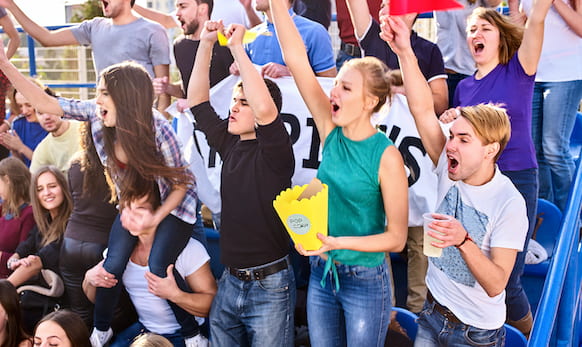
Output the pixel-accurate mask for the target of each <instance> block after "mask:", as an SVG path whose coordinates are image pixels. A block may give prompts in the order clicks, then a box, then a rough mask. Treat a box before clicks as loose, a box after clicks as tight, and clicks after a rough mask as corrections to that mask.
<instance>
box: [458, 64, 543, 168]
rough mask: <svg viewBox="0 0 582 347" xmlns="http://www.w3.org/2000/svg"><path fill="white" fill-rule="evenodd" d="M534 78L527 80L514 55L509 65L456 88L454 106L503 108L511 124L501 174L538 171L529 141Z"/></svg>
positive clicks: (472, 78)
mask: <svg viewBox="0 0 582 347" xmlns="http://www.w3.org/2000/svg"><path fill="white" fill-rule="evenodd" d="M534 79H535V74H533V75H531V76H528V75H527V74H526V73H525V71H524V70H523V67H522V66H521V63H520V62H519V59H518V58H517V53H515V54H514V55H513V57H512V58H511V60H510V61H509V63H507V64H499V65H497V66H496V67H495V69H493V70H492V71H491V72H489V73H488V74H487V76H485V77H483V78H482V79H480V80H478V79H476V78H475V75H473V76H470V77H467V78H465V79H464V80H462V81H461V82H460V83H459V85H458V86H457V90H456V92H455V98H454V100H453V106H455V107H456V106H474V105H477V104H480V103H489V102H490V103H495V104H502V106H503V107H504V108H505V109H506V110H507V115H508V116H509V120H510V121H511V138H510V139H509V143H508V144H507V147H505V150H504V151H503V153H502V154H501V157H500V158H499V161H498V165H499V168H500V169H501V170H502V171H517V170H525V169H532V168H537V167H538V164H537V161H536V154H535V149H534V145H533V141H532V138H531V103H532V96H533V86H534Z"/></svg>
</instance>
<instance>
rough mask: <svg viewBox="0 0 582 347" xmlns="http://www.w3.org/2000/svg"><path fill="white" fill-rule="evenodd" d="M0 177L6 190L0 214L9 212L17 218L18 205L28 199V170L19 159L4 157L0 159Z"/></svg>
mask: <svg viewBox="0 0 582 347" xmlns="http://www.w3.org/2000/svg"><path fill="white" fill-rule="evenodd" d="M0 179H2V180H3V181H4V183H5V184H4V186H5V187H6V188H5V189H6V190H7V192H6V194H5V195H6V196H5V199H4V201H3V202H2V216H5V215H6V214H8V213H9V214H11V215H12V216H14V217H15V218H18V217H19V216H20V205H21V204H23V203H28V202H29V201H30V199H29V195H28V190H29V186H30V171H28V168H27V167H26V165H24V163H23V162H22V161H21V160H20V159H18V158H15V157H8V158H4V159H2V160H1V161H0Z"/></svg>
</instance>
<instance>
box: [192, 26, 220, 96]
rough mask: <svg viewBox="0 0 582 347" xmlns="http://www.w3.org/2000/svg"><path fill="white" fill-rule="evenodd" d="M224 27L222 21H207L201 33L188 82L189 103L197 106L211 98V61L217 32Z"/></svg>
mask: <svg viewBox="0 0 582 347" xmlns="http://www.w3.org/2000/svg"><path fill="white" fill-rule="evenodd" d="M222 29H223V24H222V21H218V22H215V21H207V22H206V23H204V28H203V29H202V32H201V33H200V45H199V46H198V52H196V59H194V67H193V68H192V73H191V74H190V82H189V83H188V91H187V98H188V105H189V106H191V107H192V106H195V105H198V104H201V103H203V102H205V101H208V100H210V77H209V76H210V61H211V59H212V48H213V47H214V43H215V42H216V40H217V36H216V33H217V32H218V31H219V30H222Z"/></svg>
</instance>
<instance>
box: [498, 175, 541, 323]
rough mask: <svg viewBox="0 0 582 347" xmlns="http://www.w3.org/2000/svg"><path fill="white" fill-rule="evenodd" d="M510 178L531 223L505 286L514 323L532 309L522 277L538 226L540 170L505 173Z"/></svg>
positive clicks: (511, 318) (509, 317)
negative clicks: (528, 247)
mask: <svg viewBox="0 0 582 347" xmlns="http://www.w3.org/2000/svg"><path fill="white" fill-rule="evenodd" d="M503 174H504V175H506V176H507V177H509V179H510V180H511V182H513V185H514V186H515V188H517V190H518V191H519V192H520V193H521V195H522V196H523V198H524V200H525V207H526V209H527V220H528V222H529V225H528V229H527V236H526V238H525V243H524V245H523V251H521V252H518V253H517V258H516V259H515V264H514V265H513V270H512V271H511V275H510V276H509V281H508V282H507V286H505V294H506V296H505V304H506V305H507V318H508V319H510V320H513V321H516V320H520V319H521V318H523V317H525V316H526V315H527V314H528V312H530V310H531V308H530V305H529V301H528V299H527V295H526V294H525V291H524V290H523V286H522V285H521V275H522V274H523V267H524V265H525V255H526V253H527V246H528V245H529V240H530V239H531V236H532V234H533V231H534V229H535V225H536V213H537V209H538V170H537V169H526V170H519V171H503Z"/></svg>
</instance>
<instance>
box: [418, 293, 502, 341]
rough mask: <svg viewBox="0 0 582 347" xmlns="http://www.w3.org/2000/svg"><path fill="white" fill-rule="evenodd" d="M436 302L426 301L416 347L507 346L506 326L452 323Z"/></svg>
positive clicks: (419, 319)
mask: <svg viewBox="0 0 582 347" xmlns="http://www.w3.org/2000/svg"><path fill="white" fill-rule="evenodd" d="M434 305H435V303H432V304H429V303H428V302H425V304H424V310H423V311H422V313H421V314H420V317H418V320H417V322H418V331H417V333H416V339H415V340H414V347H432V346H435V347H437V346H438V347H455V346H487V347H503V346H505V327H503V326H501V328H499V329H494V330H487V329H479V328H476V327H474V326H471V325H467V324H463V323H451V322H449V321H448V320H447V319H446V318H445V317H443V315H442V314H440V313H439V312H437V311H435V310H434Z"/></svg>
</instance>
